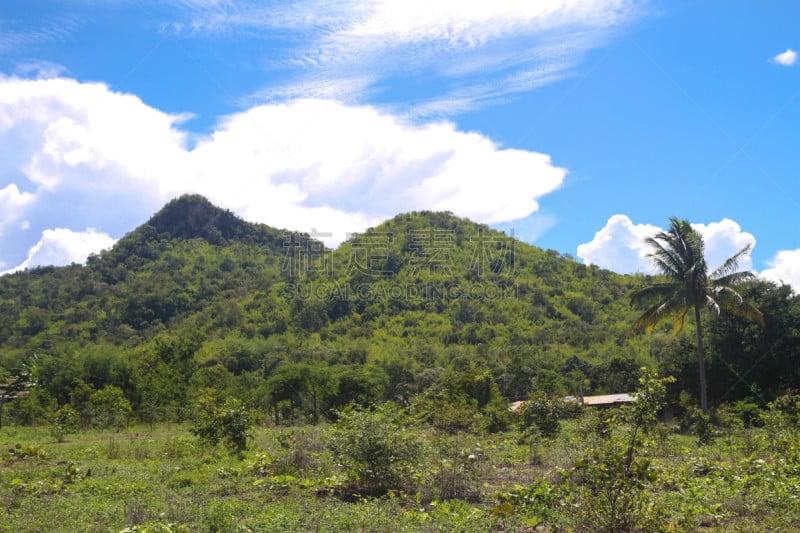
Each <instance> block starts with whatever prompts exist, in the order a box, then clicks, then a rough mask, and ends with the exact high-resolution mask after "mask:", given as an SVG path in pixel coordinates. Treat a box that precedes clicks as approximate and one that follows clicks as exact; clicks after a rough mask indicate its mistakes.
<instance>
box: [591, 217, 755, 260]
mask: <svg viewBox="0 0 800 533" xmlns="http://www.w3.org/2000/svg"><path fill="white" fill-rule="evenodd" d="M692 227H693V228H694V229H695V230H696V231H698V232H699V233H700V234H701V235H702V236H703V241H704V242H705V255H706V260H707V262H708V267H709V269H710V270H714V269H716V268H717V267H719V266H721V265H722V263H723V262H724V261H725V260H726V259H727V258H729V257H730V256H732V255H733V254H735V253H736V252H738V251H739V250H741V249H742V248H744V247H745V246H747V245H748V244H749V245H750V246H751V247H752V246H755V242H756V241H755V237H753V235H752V234H750V233H747V232H743V231H742V229H741V228H740V227H739V225H738V224H737V223H736V222H734V221H732V220H730V219H728V218H724V219H722V220H721V221H720V222H712V223H710V224H692ZM659 231H663V230H662V229H661V228H659V227H657V226H652V225H649V224H634V223H633V222H632V221H631V219H630V218H628V217H627V216H625V215H614V216H612V217H611V218H609V219H608V222H607V223H606V225H605V227H603V229H601V230H600V231H598V232H597V233H596V234H595V236H594V239H593V240H592V241H590V242H588V243H585V244H581V245H580V246H578V257H580V258H581V259H583V261H584V262H585V263H587V264H595V265H597V266H599V267H601V268H606V269H609V270H613V271H615V272H619V273H621V274H630V273H634V272H643V273H647V274H653V273H655V272H656V270H655V269H654V267H653V265H652V264H651V262H650V260H649V259H648V258H647V254H648V253H650V252H651V250H650V248H649V247H648V246H647V244H646V243H645V242H644V240H645V239H646V238H647V237H652V236H653V235H655V234H656V233H658V232H659ZM752 265H753V262H752V259H751V257H750V255H749V254H748V255H745V256H744V257H742V259H741V260H740V262H739V269H740V270H751V269H752Z"/></svg>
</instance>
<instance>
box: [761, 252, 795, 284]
mask: <svg viewBox="0 0 800 533" xmlns="http://www.w3.org/2000/svg"><path fill="white" fill-rule="evenodd" d="M767 264H768V265H769V267H770V268H768V269H766V270H762V271H761V273H760V275H761V277H763V278H766V279H768V280H771V281H774V282H776V283H786V284H787V285H791V287H792V289H793V290H794V292H795V293H797V294H800V249H797V250H781V251H780V252H778V253H777V254H776V255H775V257H774V258H773V259H772V260H771V261H768V262H767Z"/></svg>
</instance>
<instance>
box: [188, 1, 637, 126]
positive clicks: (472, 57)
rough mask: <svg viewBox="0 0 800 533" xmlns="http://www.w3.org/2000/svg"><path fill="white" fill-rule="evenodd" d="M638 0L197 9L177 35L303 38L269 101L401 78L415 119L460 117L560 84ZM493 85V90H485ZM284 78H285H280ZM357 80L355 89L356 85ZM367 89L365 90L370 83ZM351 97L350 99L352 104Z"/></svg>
mask: <svg viewBox="0 0 800 533" xmlns="http://www.w3.org/2000/svg"><path fill="white" fill-rule="evenodd" d="M645 4H646V2H643V1H640V0H580V1H578V0H536V1H535V2H534V1H530V0H494V1H490V2H463V1H459V0H437V1H436V2H431V1H430V0H404V1H398V0H358V1H356V0H350V1H347V0H345V1H341V2H335V3H331V2H326V1H322V0H296V1H294V2H284V3H281V4H279V5H262V4H258V3H255V2H234V3H230V4H226V5H225V6H224V8H221V6H220V5H218V4H216V3H212V4H210V5H205V4H204V3H193V4H191V5H190V6H189V7H190V9H189V14H188V18H189V21H188V22H180V23H178V24H174V25H173V26H172V28H173V29H174V30H178V31H179V32H181V33H184V34H186V35H192V36H198V35H206V34H209V33H211V34H216V33H224V34H232V33H234V32H235V33H236V35H238V36H243V35H250V36H251V37H253V38H264V36H265V35H266V36H269V38H275V37H274V36H275V35H280V33H281V31H282V30H290V31H291V32H292V33H297V32H299V33H300V34H302V35H303V36H304V39H303V40H304V42H306V43H309V44H308V45H307V46H306V47H305V48H300V49H298V48H296V47H295V46H294V43H291V44H290V45H289V46H288V47H287V49H288V53H287V55H286V56H285V57H283V58H275V57H271V58H270V62H271V63H273V64H274V65H276V66H278V67H282V68H284V69H286V71H287V72H290V73H299V75H297V76H292V75H289V76H288V77H289V78H297V81H295V82H293V83H291V84H290V85H289V86H288V87H287V86H286V85H277V86H273V87H267V88H266V89H265V90H264V91H261V92H260V93H259V94H260V95H262V96H264V97H265V98H266V100H267V101H273V100H275V99H277V98H280V96H281V95H283V94H286V93H287V92H289V93H291V94H292V95H294V96H298V97H318V96H327V95H328V93H329V92H330V91H334V92H338V91H339V90H340V89H341V88H342V87H347V86H354V87H355V88H356V89H358V90H360V91H361V96H363V94H364V93H370V92H374V91H377V90H379V88H380V82H381V81H382V80H385V79H390V78H393V77H402V78H403V80H404V82H405V83H408V84H412V85H414V84H415V85H418V86H424V88H425V90H424V91H422V92H421V94H428V96H426V97H423V98H421V100H420V102H417V103H418V104H420V105H422V106H423V109H421V110H419V111H416V112H415V113H416V114H417V115H418V116H421V115H427V116H430V115H433V114H438V113H458V112H462V111H464V110H467V109H472V108H474V107H476V106H479V105H483V104H486V103H488V102H492V101H494V100H495V99H497V98H498V96H502V95H506V94H513V93H516V92H520V91H527V90H530V89H533V88H535V87H538V86H540V85H542V84H545V83H550V82H552V81H555V80H558V79H561V78H563V77H564V76H566V75H568V71H569V69H570V68H572V66H574V65H575V64H576V63H577V62H578V61H579V60H580V58H581V57H582V56H583V54H584V53H585V52H586V51H588V50H591V49H594V48H597V47H598V46H602V45H604V44H605V43H606V42H608V40H609V39H610V38H611V37H612V36H613V35H614V34H615V33H616V32H618V31H620V29H621V28H623V27H624V26H625V25H626V23H628V22H630V21H631V20H634V19H636V18H637V17H639V16H641V14H642V13H643V12H644V11H645V8H644V7H643V6H644V5H645ZM487 78H493V79H494V82H493V83H491V84H487V83H486V79H487ZM282 79H286V77H285V76H284V77H283V78H282ZM354 81H355V82H356V83H355V85H354ZM364 82H368V83H364ZM355 94H359V93H350V94H349V96H350V97H351V98H353V97H354V95H355Z"/></svg>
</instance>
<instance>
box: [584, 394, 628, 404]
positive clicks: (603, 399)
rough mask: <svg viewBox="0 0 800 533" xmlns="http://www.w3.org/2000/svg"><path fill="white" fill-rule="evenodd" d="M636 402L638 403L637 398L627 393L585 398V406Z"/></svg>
mask: <svg viewBox="0 0 800 533" xmlns="http://www.w3.org/2000/svg"><path fill="white" fill-rule="evenodd" d="M634 401H636V397H634V396H633V395H631V394H628V393H626V392H622V393H619V394H601V395H599V396H584V397H583V405H613V404H617V403H631V402H634Z"/></svg>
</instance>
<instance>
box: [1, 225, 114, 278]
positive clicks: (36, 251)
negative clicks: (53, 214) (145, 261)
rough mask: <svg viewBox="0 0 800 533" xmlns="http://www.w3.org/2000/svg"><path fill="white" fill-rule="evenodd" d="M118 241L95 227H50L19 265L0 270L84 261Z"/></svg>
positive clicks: (16, 269) (15, 269) (13, 270)
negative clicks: (73, 228) (76, 228)
mask: <svg viewBox="0 0 800 533" xmlns="http://www.w3.org/2000/svg"><path fill="white" fill-rule="evenodd" d="M115 242H116V241H115V240H114V239H112V238H111V237H109V236H108V235H106V234H105V233H99V232H97V231H96V230H94V229H93V228H88V229H87V230H86V231H84V232H74V231H72V230H69V229H66V228H57V229H48V230H44V231H43V232H42V237H41V239H39V242H37V243H36V244H35V245H34V246H33V247H32V248H31V249H30V250H28V257H26V258H25V261H23V262H22V263H21V264H19V265H18V266H16V267H14V268H12V269H10V270H7V271H5V272H0V275H3V274H9V273H11V272H17V271H19V270H24V269H26V268H32V267H35V266H41V265H69V264H71V263H83V262H85V261H86V258H87V257H89V255H90V254H92V253H97V252H99V251H101V250H105V249H108V248H111V246H113V245H114V243H115Z"/></svg>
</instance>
